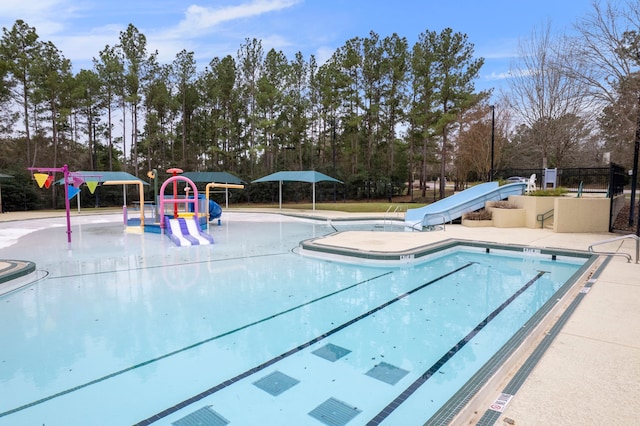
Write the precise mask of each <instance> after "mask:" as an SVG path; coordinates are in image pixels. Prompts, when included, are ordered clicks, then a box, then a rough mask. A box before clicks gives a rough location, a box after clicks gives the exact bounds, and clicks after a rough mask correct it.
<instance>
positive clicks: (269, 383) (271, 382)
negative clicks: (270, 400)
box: [253, 371, 300, 396]
mask: <svg viewBox="0 0 640 426" xmlns="http://www.w3.org/2000/svg"><path fill="white" fill-rule="evenodd" d="M298 383H300V381H299V380H296V379H294V378H293V377H289V376H287V375H286V374H284V373H281V372H279V371H274V372H273V373H271V374H269V375H267V376H264V377H263V378H262V379H260V380H258V381H255V382H253V384H254V385H256V386H257V387H259V388H260V389H262V390H263V391H265V392H267V393H270V394H271V395H273V396H278V395H280V394H281V393H282V392H284V391H286V390H288V389H290V388H292V387H293V386H295V385H297V384H298Z"/></svg>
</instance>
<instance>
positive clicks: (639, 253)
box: [589, 234, 640, 263]
mask: <svg viewBox="0 0 640 426" xmlns="http://www.w3.org/2000/svg"><path fill="white" fill-rule="evenodd" d="M626 239H632V240H636V263H638V262H639V261H640V237H638V236H637V235H635V234H629V235H622V236H620V237H615V238H609V239H607V240H602V241H597V242H595V243H593V244H591V245H590V246H589V251H590V252H592V253H598V254H608V255H611V256H624V257H626V258H627V262H629V263H631V255H630V254H628V253H616V252H595V251H593V246H599V245H600V244H607V243H613V242H616V241H621V240H626Z"/></svg>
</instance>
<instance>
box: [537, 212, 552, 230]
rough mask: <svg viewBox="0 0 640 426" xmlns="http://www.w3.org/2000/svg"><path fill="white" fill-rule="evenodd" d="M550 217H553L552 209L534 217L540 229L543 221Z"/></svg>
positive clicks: (542, 226)
mask: <svg viewBox="0 0 640 426" xmlns="http://www.w3.org/2000/svg"><path fill="white" fill-rule="evenodd" d="M547 215H548V216H547ZM552 217H553V209H551V210H549V211H548V212H544V213H540V214H539V215H538V216H536V220H537V221H538V222H540V228H544V221H545V219H550V218H552Z"/></svg>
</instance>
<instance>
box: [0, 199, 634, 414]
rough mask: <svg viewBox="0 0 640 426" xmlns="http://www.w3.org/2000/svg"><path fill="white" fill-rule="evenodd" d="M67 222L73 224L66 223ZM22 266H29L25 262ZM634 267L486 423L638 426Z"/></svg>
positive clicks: (493, 234) (318, 214)
mask: <svg viewBox="0 0 640 426" xmlns="http://www.w3.org/2000/svg"><path fill="white" fill-rule="evenodd" d="M228 211H233V212H242V211H248V212H268V213H276V214H277V213H282V214H288V215H293V216H299V217H313V218H315V219H320V220H327V221H329V220H331V221H333V220H335V221H339V220H353V219H364V218H375V217H376V215H374V214H344V213H339V212H324V211H310V210H309V211H300V210H286V209H282V210H279V209H261V210H254V209H246V210H243V209H229V210H228ZM114 212H116V211H109V212H107V213H110V214H112V213H114ZM89 214H92V213H91V212H90V211H87V212H83V213H77V212H73V213H72V216H74V215H89ZM223 215H224V213H223ZM61 216H64V212H33V213H32V212H16V213H5V214H1V215H0V222H10V221H22V220H28V219H36V218H45V217H61ZM223 217H224V216H223ZM378 218H381V217H380V216H378ZM71 223H72V225H73V217H72V220H71ZM10 226H11V224H10V223H0V235H2V230H3V229H7V228H9V227H10ZM616 236H618V235H615V234H609V233H595V234H593V233H591V234H582V233H580V234H573V233H572V234H559V233H554V232H553V231H552V230H549V229H528V228H493V227H487V228H468V227H463V226H461V225H447V226H446V227H445V230H444V231H433V232H422V233H417V232H416V233H384V232H379V231H350V232H343V233H338V234H333V235H330V236H328V237H325V238H322V244H325V245H328V246H333V247H341V248H347V249H353V250H359V251H375V252H402V251H406V250H410V249H412V248H416V247H420V246H424V245H429V244H434V243H438V242H440V241H444V240H448V239H460V240H472V241H485V242H491V243H499V244H517V245H525V246H532V247H538V248H557V249H568V250H581V251H586V250H587V249H588V247H589V245H591V244H593V243H595V242H597V241H602V240H606V239H610V238H612V237H616ZM596 248H597V249H598V251H610V252H618V253H627V254H629V255H631V256H632V258H633V259H634V261H635V242H634V241H633V240H630V239H628V240H623V241H617V242H614V243H609V244H607V245H602V246H598V247H596ZM21 261H22V262H24V264H28V259H22V260H21ZM25 261H26V262H25ZM634 261H632V262H631V263H629V262H627V260H626V259H625V258H623V257H619V256H612V257H611V258H610V260H609V261H608V263H606V264H605V265H604V267H603V268H602V270H601V271H600V273H599V276H598V277H597V280H596V282H595V283H594V284H593V286H592V287H590V288H589V291H588V293H586V294H584V297H583V298H582V300H581V301H580V303H579V304H578V305H577V307H576V308H575V310H574V311H573V313H572V314H571V316H570V317H569V318H568V320H567V322H566V323H565V324H564V325H563V327H562V328H561V329H560V331H559V332H558V334H557V335H556V337H555V338H554V339H553V341H552V342H551V344H550V346H549V348H548V349H547V350H546V352H544V353H543V355H542V356H541V358H540V360H539V361H538V363H537V364H536V365H535V366H534V367H533V368H532V370H531V371H530V373H529V374H528V375H527V377H526V378H525V379H524V382H523V384H522V386H521V387H520V389H519V390H518V392H517V393H516V394H515V396H514V397H513V399H512V400H511V401H510V402H509V403H508V405H507V406H506V409H504V411H503V412H502V414H501V415H500V416H499V418H498V420H497V421H495V422H494V423H492V424H496V425H507V424H508V425H540V424H545V425H546V424H553V425H574V424H582V425H605V424H606V425H623V424H634V423H635V422H636V421H637V418H638V413H640V380H639V378H640V264H636V263H634ZM17 262H20V261H15V260H12V259H7V260H0V285H5V284H6V283H5V284H2V279H1V277H2V274H3V271H8V270H13V273H15V268H16V266H15V265H16V264H17ZM10 266H12V267H10ZM17 267H18V268H20V266H17ZM36 267H37V265H36ZM7 273H9V272H7ZM545 327H546V326H545ZM514 373H515V372H511V375H512V376H513V374H514ZM499 392H500V390H492V389H490V390H489V392H487V395H488V396H489V401H488V402H487V401H485V400H482V399H478V401H472V406H471V407H470V408H471V410H470V411H469V410H466V412H467V413H471V414H469V415H467V416H466V417H465V418H460V419H459V420H456V421H455V424H478V422H479V420H480V418H481V417H482V415H483V414H484V412H485V411H486V410H488V409H489V405H490V403H491V401H492V399H491V397H492V395H493V400H495V399H496V398H497V397H498V395H499ZM473 404H476V406H475V407H474V406H473ZM482 424H489V423H482Z"/></svg>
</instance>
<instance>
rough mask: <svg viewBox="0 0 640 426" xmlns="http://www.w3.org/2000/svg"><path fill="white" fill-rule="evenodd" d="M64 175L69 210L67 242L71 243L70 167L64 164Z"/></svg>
mask: <svg viewBox="0 0 640 426" xmlns="http://www.w3.org/2000/svg"><path fill="white" fill-rule="evenodd" d="M62 174H63V176H64V207H65V209H66V211H67V242H68V243H69V244H71V211H70V209H71V207H70V206H69V167H67V165H66V164H65V165H64V166H62Z"/></svg>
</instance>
